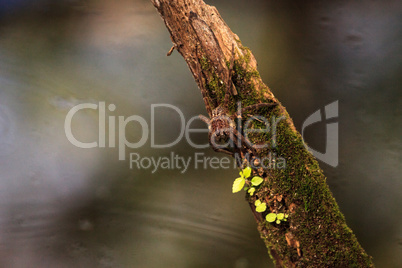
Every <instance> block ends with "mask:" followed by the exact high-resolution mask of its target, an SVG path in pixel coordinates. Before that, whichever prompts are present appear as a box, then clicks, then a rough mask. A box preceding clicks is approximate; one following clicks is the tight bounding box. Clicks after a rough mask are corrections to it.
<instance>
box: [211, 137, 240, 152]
mask: <svg viewBox="0 0 402 268" xmlns="http://www.w3.org/2000/svg"><path fill="white" fill-rule="evenodd" d="M214 136H216V133H213V134H211V135H210V137H209V144H210V145H211V147H212V149H213V150H214V151H215V152H218V153H225V154H228V155H230V156H233V155H234V152H232V151H231V150H229V149H228V148H225V147H219V146H218V145H217V144H216V142H212V140H214V141H215V140H216V139H215V138H214Z"/></svg>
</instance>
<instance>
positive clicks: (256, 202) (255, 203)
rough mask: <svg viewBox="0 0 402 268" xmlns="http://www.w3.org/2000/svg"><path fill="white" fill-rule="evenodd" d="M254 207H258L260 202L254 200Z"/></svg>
mask: <svg viewBox="0 0 402 268" xmlns="http://www.w3.org/2000/svg"><path fill="white" fill-rule="evenodd" d="M254 205H255V206H256V207H258V206H259V205H261V201H260V200H259V199H257V200H255V202H254Z"/></svg>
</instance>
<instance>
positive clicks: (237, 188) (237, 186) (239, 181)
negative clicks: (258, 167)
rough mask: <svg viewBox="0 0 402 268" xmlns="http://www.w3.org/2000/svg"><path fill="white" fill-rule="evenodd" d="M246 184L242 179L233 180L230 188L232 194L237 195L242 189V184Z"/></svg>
mask: <svg viewBox="0 0 402 268" xmlns="http://www.w3.org/2000/svg"><path fill="white" fill-rule="evenodd" d="M245 183H246V180H245V179H244V178H241V177H240V178H237V179H235V181H234V182H233V186H232V192H233V193H237V192H239V191H241V189H243V186H244V184H245Z"/></svg>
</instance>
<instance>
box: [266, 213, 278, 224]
mask: <svg viewBox="0 0 402 268" xmlns="http://www.w3.org/2000/svg"><path fill="white" fill-rule="evenodd" d="M265 219H266V220H267V222H274V221H275V220H276V214H275V213H269V214H268V215H267V216H265Z"/></svg>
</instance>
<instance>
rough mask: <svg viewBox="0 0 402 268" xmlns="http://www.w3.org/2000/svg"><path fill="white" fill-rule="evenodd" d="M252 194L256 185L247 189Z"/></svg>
mask: <svg viewBox="0 0 402 268" xmlns="http://www.w3.org/2000/svg"><path fill="white" fill-rule="evenodd" d="M247 192H248V193H249V194H250V195H253V194H254V192H255V188H254V187H250V189H248V191H247Z"/></svg>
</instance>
